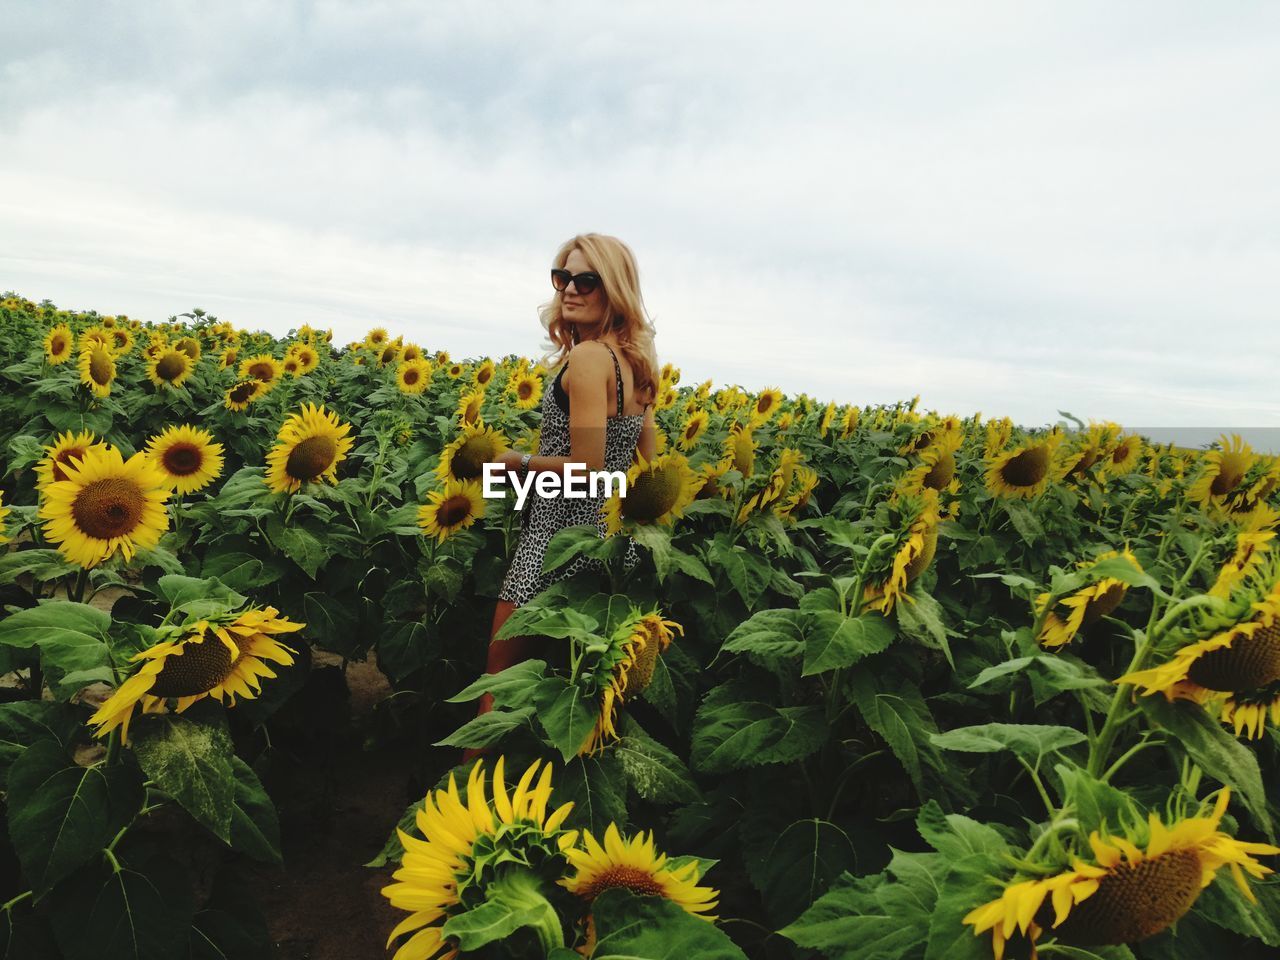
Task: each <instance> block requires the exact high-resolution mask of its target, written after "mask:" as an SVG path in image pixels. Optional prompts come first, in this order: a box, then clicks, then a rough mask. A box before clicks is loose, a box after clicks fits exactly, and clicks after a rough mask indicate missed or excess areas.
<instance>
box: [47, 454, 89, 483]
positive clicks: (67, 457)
mask: <svg viewBox="0 0 1280 960" xmlns="http://www.w3.org/2000/svg"><path fill="white" fill-rule="evenodd" d="M87 452H88V451H86V450H85V448H84V447H67V449H65V450H63V451H62V452H61V453H59V454H58V455H57V457H55V458H54V461H53V479H55V480H67V479H69V477H68V476H67V473H66V471H65V470H63V469H62V465H66V466H68V467H71V468H72V469H75V464H74V463H72V462H71V458H72V457H75V458H77V459H83V458H84V455H85V453H87Z"/></svg>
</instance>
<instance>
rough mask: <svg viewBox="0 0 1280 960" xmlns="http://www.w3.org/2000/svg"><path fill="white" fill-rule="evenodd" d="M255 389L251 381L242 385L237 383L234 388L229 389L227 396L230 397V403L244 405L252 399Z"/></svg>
mask: <svg viewBox="0 0 1280 960" xmlns="http://www.w3.org/2000/svg"><path fill="white" fill-rule="evenodd" d="M256 389H257V388H256V386H255V385H254V382H253V381H252V380H247V381H244V382H242V383H237V384H236V385H235V386H234V387H232V388H231V393H230V394H229V396H230V397H231V402H232V403H245V402H247V401H249V400H251V399H253V395H254V393H255V391H256Z"/></svg>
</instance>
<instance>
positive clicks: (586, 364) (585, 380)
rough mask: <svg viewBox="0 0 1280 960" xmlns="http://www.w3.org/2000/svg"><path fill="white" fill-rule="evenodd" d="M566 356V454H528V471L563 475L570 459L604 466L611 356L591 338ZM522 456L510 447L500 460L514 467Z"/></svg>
mask: <svg viewBox="0 0 1280 960" xmlns="http://www.w3.org/2000/svg"><path fill="white" fill-rule="evenodd" d="M568 359H570V360H572V361H573V378H572V379H571V380H570V381H569V384H568V390H569V456H567V457H543V456H534V457H530V458H529V473H530V474H534V473H547V472H550V473H558V474H560V475H561V476H562V477H563V476H564V469H565V465H566V464H569V463H584V464H586V469H587V470H588V471H592V470H603V469H604V438H605V426H606V420H605V418H606V417H607V416H608V412H609V408H608V405H607V404H608V399H607V398H608V393H607V391H608V390H612V389H614V382H615V381H614V373H613V359H612V357H610V355H609V351H608V349H607V348H606V347H605V346H604V345H603V344H598V343H594V342H592V341H590V340H588V341H587V342H585V343H580V344H578V345H577V346H576V347H574V348H573V349H572V350H571V351H569V358H568ZM566 379H567V378H566ZM562 382H563V381H562ZM618 412H619V413H621V412H622V411H618ZM521 457H523V454H521V453H519V452H517V451H514V450H512V451H508V452H507V453H504V454H503V455H502V456H501V457H500V458H499V462H501V463H502V464H504V465H505V466H506V468H507V469H508V470H512V471H515V470H518V469H519V467H520V459H521Z"/></svg>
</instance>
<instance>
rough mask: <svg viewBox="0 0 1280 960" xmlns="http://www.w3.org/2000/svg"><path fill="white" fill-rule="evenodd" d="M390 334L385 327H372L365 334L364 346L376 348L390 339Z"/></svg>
mask: <svg viewBox="0 0 1280 960" xmlns="http://www.w3.org/2000/svg"><path fill="white" fill-rule="evenodd" d="M390 336H391V335H390V334H388V333H387V331H386V328H385V327H374V328H373V329H372V330H370V331H369V332H368V334H366V335H365V338H364V342H365V346H367V347H371V348H373V349H377V348H378V347H381V346H382V345H383V344H385V343H386V342H387V340H389V339H390Z"/></svg>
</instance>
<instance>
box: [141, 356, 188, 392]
mask: <svg viewBox="0 0 1280 960" xmlns="http://www.w3.org/2000/svg"><path fill="white" fill-rule="evenodd" d="M195 366H196V365H195V363H193V362H192V360H191V357H190V356H188V355H187V354H186V353H185V352H184V351H182V350H178V349H177V348H175V347H166V348H164V349H163V350H161V351H158V352H157V353H155V354H154V355H151V356H148V357H147V379H149V380H150V381H151V382H152V383H153V384H154V385H155V386H157V387H167V388H169V389H171V390H172V389H177V388H178V387H180V386H182V385H183V383H185V382H186V381H187V379H188V378H189V377H190V376H191V374H192V372H193V371H194V370H195Z"/></svg>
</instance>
